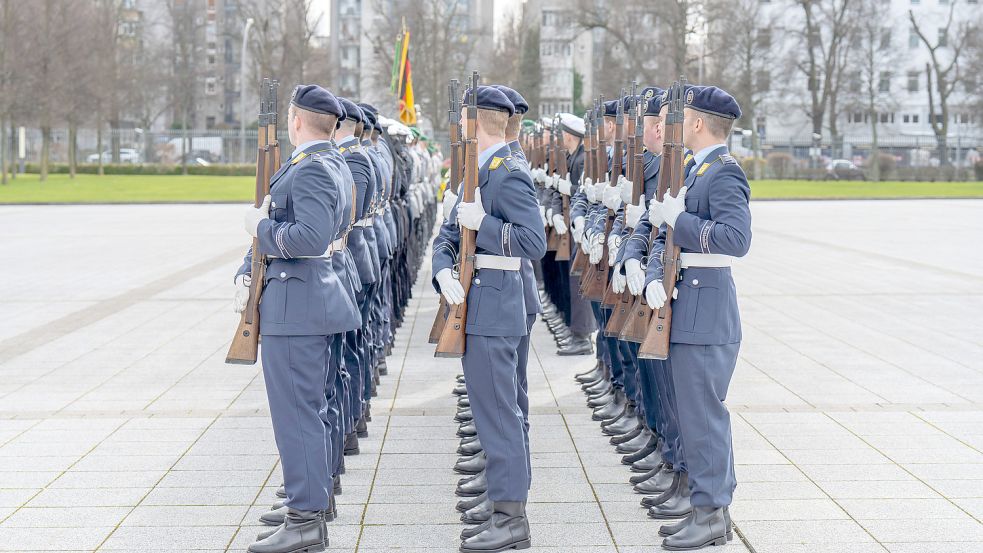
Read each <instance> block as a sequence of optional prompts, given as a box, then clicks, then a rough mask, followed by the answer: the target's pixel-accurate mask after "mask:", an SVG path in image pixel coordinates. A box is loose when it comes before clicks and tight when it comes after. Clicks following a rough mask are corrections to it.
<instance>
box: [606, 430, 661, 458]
mask: <svg viewBox="0 0 983 553" xmlns="http://www.w3.org/2000/svg"><path fill="white" fill-rule="evenodd" d="M651 438H652V436H651V434H649V433H648V432H639V433H638V435H637V436H635V438H634V439H632V440H628V441H627V442H622V443H620V444H618V447H616V448H614V451H615V452H617V453H620V454H622V455H631V454H633V453H638V452H639V451H641V450H642V449H643V448H644V447H645V446H647V445H648V443H649V440H650V439H651Z"/></svg>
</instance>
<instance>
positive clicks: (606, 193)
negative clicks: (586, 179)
mask: <svg viewBox="0 0 983 553" xmlns="http://www.w3.org/2000/svg"><path fill="white" fill-rule="evenodd" d="M601 194H602V195H603V198H602V201H603V202H604V206H605V207H607V208H608V209H610V210H611V211H618V208H619V207H621V187H620V185H615V186H605V187H604V190H603V191H602V192H601Z"/></svg>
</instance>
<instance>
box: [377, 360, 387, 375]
mask: <svg viewBox="0 0 983 553" xmlns="http://www.w3.org/2000/svg"><path fill="white" fill-rule="evenodd" d="M378 368H379V374H380V375H382V376H386V375H387V374H389V366H388V365H386V360H385V359H383V360H382V361H379V367H378Z"/></svg>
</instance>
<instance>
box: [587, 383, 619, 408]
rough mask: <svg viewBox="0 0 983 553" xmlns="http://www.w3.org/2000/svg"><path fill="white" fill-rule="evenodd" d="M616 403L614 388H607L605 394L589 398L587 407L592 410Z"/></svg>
mask: <svg viewBox="0 0 983 553" xmlns="http://www.w3.org/2000/svg"><path fill="white" fill-rule="evenodd" d="M612 401H614V388H607V389H606V390H604V391H603V392H601V393H600V394H597V395H593V396H587V406H588V407H590V408H591V409H597V408H598V407H604V406H605V405H607V404H608V403H611V402H612Z"/></svg>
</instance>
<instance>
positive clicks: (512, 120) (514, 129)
mask: <svg viewBox="0 0 983 553" xmlns="http://www.w3.org/2000/svg"><path fill="white" fill-rule="evenodd" d="M521 125H522V115H521V114H519V113H516V114H515V115H513V116H512V117H509V122H508V124H507V125H505V136H507V137H508V136H518V135H519V126H521Z"/></svg>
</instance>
